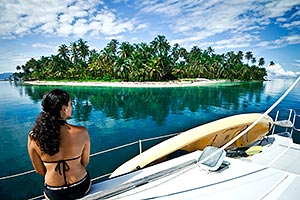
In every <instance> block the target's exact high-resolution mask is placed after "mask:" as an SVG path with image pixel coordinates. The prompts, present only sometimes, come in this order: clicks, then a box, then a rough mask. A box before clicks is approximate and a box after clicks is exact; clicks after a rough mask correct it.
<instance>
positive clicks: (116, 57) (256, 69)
mask: <svg viewBox="0 0 300 200" xmlns="http://www.w3.org/2000/svg"><path fill="white" fill-rule="evenodd" d="M243 60H245V61H246V62H243ZM264 64H265V60H264V58H259V59H258V60H257V59H256V58H255V57H254V56H253V53H252V52H250V51H248V52H246V53H244V52H243V51H238V52H234V51H230V52H227V53H224V54H216V53H215V52H214V50H213V48H212V47H208V48H207V49H204V50H203V49H201V48H199V47H198V46H194V47H192V48H191V50H190V51H188V50H186V49H185V48H183V47H180V45H179V44H174V45H173V46H171V45H170V43H169V41H168V40H167V38H166V37H165V36H163V35H158V36H157V37H155V38H154V40H153V41H151V42H150V43H139V44H130V43H129V42H122V43H120V42H118V41H117V40H115V39H112V40H111V41H110V42H109V43H108V44H107V45H106V46H105V47H104V48H103V49H102V50H100V51H97V50H95V49H92V50H90V49H89V46H88V45H87V42H86V41H84V40H83V39H79V40H78V41H75V42H72V43H71V44H70V45H69V46H67V45H66V44H62V45H60V46H59V48H58V52H57V54H56V55H51V56H41V57H40V59H38V60H36V59H34V58H31V59H30V60H28V61H27V62H26V63H25V64H24V65H22V66H17V67H16V69H17V70H18V72H16V73H15V74H14V76H15V77H18V78H22V79H24V80H77V81H95V80H96V81H113V80H117V81H168V80H178V79H195V78H208V79H230V80H235V79H238V80H243V81H251V80H263V78H264V76H266V75H267V73H266V69H265V68H264V67H263V66H264Z"/></svg>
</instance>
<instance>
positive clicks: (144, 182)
mask: <svg viewBox="0 0 300 200" xmlns="http://www.w3.org/2000/svg"><path fill="white" fill-rule="evenodd" d="M286 139H288V138H282V137H280V136H274V137H273V136H272V137H271V138H270V139H269V141H268V142H270V141H272V140H273V145H271V146H270V145H265V146H264V147H263V148H264V149H266V148H270V149H271V150H270V151H269V152H266V153H265V154H257V155H254V156H252V157H250V158H246V159H235V158H228V157H226V158H225V159H224V161H225V163H227V165H228V166H227V167H225V168H223V169H222V170H219V171H216V172H209V171H205V170H203V169H201V168H200V167H199V165H198V164H197V163H196V160H197V159H198V158H199V156H200V155H201V153H202V152H201V151H195V152H193V153H190V154H188V155H185V156H182V157H179V158H175V159H173V160H170V161H167V162H164V163H161V164H159V165H155V166H152V167H149V168H145V169H142V170H139V171H136V172H133V173H130V174H127V175H124V176H120V177H116V178H113V179H110V180H107V181H104V182H101V183H98V184H94V185H93V187H92V190H91V192H90V194H89V195H87V196H86V197H85V198H84V199H102V198H106V199H107V198H111V199H130V200H132V199H199V197H201V199H221V198H222V199H224V198H225V199H229V198H230V199H295V198H298V197H299V195H300V191H299V190H298V186H299V184H300V176H299V171H300V170H299V169H296V167H293V166H299V164H298V163H299V162H300V161H299V156H300V152H299V151H300V148H299V145H296V144H295V145H294V144H291V143H290V142H291V140H290V139H288V140H286ZM287 146H289V148H287ZM278 147H279V148H278ZM281 147H282V148H281ZM264 149H263V151H264ZM185 164H186V165H185ZM287 168H288V169H289V170H288V171H286V169H287ZM283 169H285V170H283ZM172 170H173V171H172ZM237 191H238V192H237Z"/></svg>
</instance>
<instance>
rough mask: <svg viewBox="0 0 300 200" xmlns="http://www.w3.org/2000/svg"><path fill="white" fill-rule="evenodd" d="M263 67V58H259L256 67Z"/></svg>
mask: <svg viewBox="0 0 300 200" xmlns="http://www.w3.org/2000/svg"><path fill="white" fill-rule="evenodd" d="M264 65H265V59H264V58H260V59H259V60H258V66H260V67H262V66H264Z"/></svg>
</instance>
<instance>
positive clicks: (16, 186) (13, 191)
mask: <svg viewBox="0 0 300 200" xmlns="http://www.w3.org/2000/svg"><path fill="white" fill-rule="evenodd" d="M291 84H292V81H291V80H286V81H278V82H276V81H271V82H264V83H262V82H253V83H235V82H229V83H225V82H224V83H214V84H211V85H206V86H201V87H178V88H113V87H78V86H76V87H72V86H25V85H23V86H22V85H18V84H15V83H9V82H0V90H1V92H0V124H1V134H0V140H1V141H2V145H0V168H1V169H2V170H1V171H0V177H3V176H6V175H9V174H15V173H19V172H23V171H27V170H31V169H32V166H31V163H30V160H29V157H28V155H27V146H26V145H27V133H28V132H29V130H30V129H31V128H32V126H33V123H34V121H35V119H36V117H37V115H38V113H39V112H40V111H41V106H40V102H41V99H42V97H43V95H44V93H46V92H47V91H49V90H51V89H54V88H61V89H64V90H66V91H68V92H69V93H70V96H71V98H72V101H73V118H72V119H70V120H68V122H69V123H71V124H76V125H83V126H86V127H87V128H88V130H89V134H90V137H91V143H92V148H91V152H92V153H95V152H98V151H101V150H104V149H108V148H112V147H116V146H119V145H122V144H126V143H129V142H133V141H137V140H139V139H144V138H150V137H155V136H161V135H167V134H170V133H178V132H181V131H184V130H187V129H190V128H193V127H195V126H199V125H201V124H203V123H206V122H209V121H212V120H216V119H220V118H222V117H226V116H229V115H232V114H239V113H249V112H264V111H266V110H267V109H268V108H269V107H270V106H271V105H272V104H273V103H274V102H275V101H276V100H277V99H278V98H279V97H280V95H281V94H282V93H283V92H284V91H285V90H286V89H287V88H288V87H289V86H290V85H291ZM299 99H300V84H298V86H297V87H296V88H295V90H293V91H292V92H291V93H290V94H289V96H288V97H287V98H286V99H285V100H284V101H283V102H282V103H281V104H280V105H279V106H278V107H277V108H294V109H295V110H296V111H297V112H299V111H300V107H299V106H300V104H299V102H296V101H297V100H298V101H299ZM272 115H274V112H272V113H271V116H272ZM156 142H159V141H156ZM149 145H153V143H152V144H145V146H143V148H144V150H145V149H146V148H147V147H149ZM137 153H138V146H137V145H136V146H133V147H132V148H129V149H126V151H124V150H119V151H116V152H114V154H113V155H111V154H110V155H100V156H97V157H92V158H91V161H90V164H89V165H88V170H89V172H90V174H91V176H92V178H94V177H96V176H99V175H102V174H105V173H108V172H111V171H112V170H113V169H114V168H116V167H117V166H119V165H120V164H121V163H123V162H124V161H125V160H127V159H129V158H131V157H132V156H134V155H136V154H137ZM28 180H30V181H28ZM42 185H43V178H42V177H40V176H39V175H37V174H30V175H25V176H22V177H18V178H13V179H10V180H5V181H0V199H3V197H5V199H28V198H31V197H34V196H37V195H40V194H41V193H42V190H43V186H42ZM24 191H26V192H24Z"/></svg>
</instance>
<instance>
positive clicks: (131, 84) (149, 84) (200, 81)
mask: <svg viewBox="0 0 300 200" xmlns="http://www.w3.org/2000/svg"><path fill="white" fill-rule="evenodd" d="M220 82H225V80H209V79H204V78H201V79H195V80H188V81H187V80H182V81H166V82H92V81H85V82H76V81H70V82H60V81H25V82H24V83H25V84H29V85H57V86H99V87H101V86H102V87H145V88H146V87H151V88H160V87H191V86H203V85H207V84H212V83H220Z"/></svg>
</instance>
